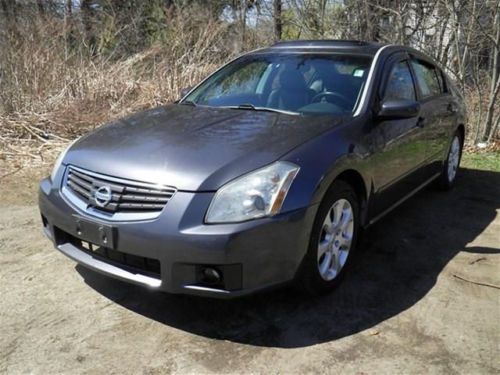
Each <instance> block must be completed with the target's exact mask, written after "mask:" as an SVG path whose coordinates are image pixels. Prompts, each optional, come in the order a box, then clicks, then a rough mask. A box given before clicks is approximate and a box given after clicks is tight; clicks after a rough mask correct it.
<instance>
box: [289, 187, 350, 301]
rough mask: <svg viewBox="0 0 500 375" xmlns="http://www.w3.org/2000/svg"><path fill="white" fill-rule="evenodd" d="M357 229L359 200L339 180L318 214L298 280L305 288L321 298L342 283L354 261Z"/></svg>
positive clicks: (324, 200) (331, 189)
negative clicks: (320, 295) (321, 295)
mask: <svg viewBox="0 0 500 375" xmlns="http://www.w3.org/2000/svg"><path fill="white" fill-rule="evenodd" d="M358 228H359V203H358V197H357V196H356V193H355V192H354V190H353V189H352V187H351V186H350V185H349V184H347V183H345V182H344V181H336V182H334V184H333V185H332V187H331V188H330V190H329V192H328V193H327V195H326V197H325V198H324V199H323V202H322V203H321V205H320V207H319V209H318V213H317V215H316V219H315V222H314V226H313V231H312V233H311V239H310V243H309V248H308V251H307V254H306V256H305V257H304V260H303V263H302V266H301V270H300V272H299V277H298V282H299V286H300V287H301V288H302V289H304V290H305V291H306V292H308V293H309V294H313V295H319V294H323V293H325V292H328V291H330V290H333V289H334V288H335V287H336V286H337V285H338V284H339V283H340V281H341V279H342V278H343V276H344V274H345V272H346V270H347V269H348V267H349V265H350V263H351V261H352V257H353V256H352V253H353V251H354V249H355V248H356V241H357V236H358Z"/></svg>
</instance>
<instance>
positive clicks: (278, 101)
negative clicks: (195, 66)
mask: <svg viewBox="0 0 500 375" xmlns="http://www.w3.org/2000/svg"><path fill="white" fill-rule="evenodd" d="M278 81H279V88H278V89H276V90H273V91H272V92H271V94H270V95H269V99H268V100H267V106H268V107H270V108H279V109H284V110H289V111H295V110H297V109H299V108H301V107H303V106H305V105H306V104H309V102H310V100H311V97H312V90H311V89H309V88H308V87H307V84H306V81H305V79H304V76H303V75H302V74H301V73H300V72H299V71H298V70H297V69H292V68H285V69H283V70H282V71H281V72H280V75H279V77H278Z"/></svg>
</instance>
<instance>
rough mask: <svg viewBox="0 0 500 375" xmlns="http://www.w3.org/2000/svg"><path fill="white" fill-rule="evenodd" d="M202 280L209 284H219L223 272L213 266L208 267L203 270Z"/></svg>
mask: <svg viewBox="0 0 500 375" xmlns="http://www.w3.org/2000/svg"><path fill="white" fill-rule="evenodd" d="M201 274H202V281H203V282H205V283H207V284H218V283H220V282H221V281H222V275H221V273H220V272H219V271H218V270H216V269H215V268H212V267H206V268H204V269H203V271H202V273H201Z"/></svg>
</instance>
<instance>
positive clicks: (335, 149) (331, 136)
mask: <svg viewBox="0 0 500 375" xmlns="http://www.w3.org/2000/svg"><path fill="white" fill-rule="evenodd" d="M362 133H363V127H362V120H359V121H356V122H354V121H352V122H349V123H346V124H344V125H342V126H340V127H336V128H334V129H332V130H331V131H329V132H327V133H324V134H322V135H321V136H319V137H316V138H314V139H312V140H310V141H308V142H306V143H304V144H303V145H301V146H299V147H298V148H296V149H295V150H293V151H291V152H290V153H289V154H287V155H286V156H285V157H284V158H283V160H287V161H290V162H292V163H295V164H297V165H298V166H300V171H299V173H298V174H297V177H296V179H295V181H294V183H293V184H292V186H291V188H290V191H289V193H288V196H287V199H286V200H285V202H284V204H283V210H295V209H299V208H303V207H307V206H310V205H315V204H318V203H320V202H321V201H322V200H323V197H324V196H325V194H326V192H327V191H328V188H329V187H330V186H331V184H332V182H333V181H334V180H335V179H336V178H337V177H338V176H339V175H340V174H341V173H343V172H345V171H355V172H356V173H357V174H358V175H359V176H360V177H361V179H362V180H363V183H364V190H365V191H366V192H367V196H366V197H365V199H366V200H368V198H369V194H370V191H371V177H370V173H369V171H370V168H369V162H368V155H369V151H368V149H367V147H365V145H363V144H362V143H360V142H359V141H357V142H356V141H354V140H363V139H365V137H364V135H363V134H362Z"/></svg>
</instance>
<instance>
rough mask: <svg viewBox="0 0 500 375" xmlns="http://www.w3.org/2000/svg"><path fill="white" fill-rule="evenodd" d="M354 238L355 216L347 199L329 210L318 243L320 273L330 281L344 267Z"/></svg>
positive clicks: (339, 201)
mask: <svg viewBox="0 0 500 375" xmlns="http://www.w3.org/2000/svg"><path fill="white" fill-rule="evenodd" d="M353 236H354V214H353V209H352V206H351V203H349V201H348V200H347V199H339V200H337V201H335V202H334V203H333V205H332V207H331V208H330V209H329V210H328V213H327V215H326V218H325V220H324V221H323V226H322V228H321V234H320V238H319V243H318V271H319V274H320V275H321V277H322V278H323V279H324V280H326V281H330V280H333V279H334V278H336V277H337V276H338V275H339V273H340V271H341V270H342V268H343V267H344V265H345V263H346V261H347V257H348V256H349V251H350V250H351V244H352V240H353Z"/></svg>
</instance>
